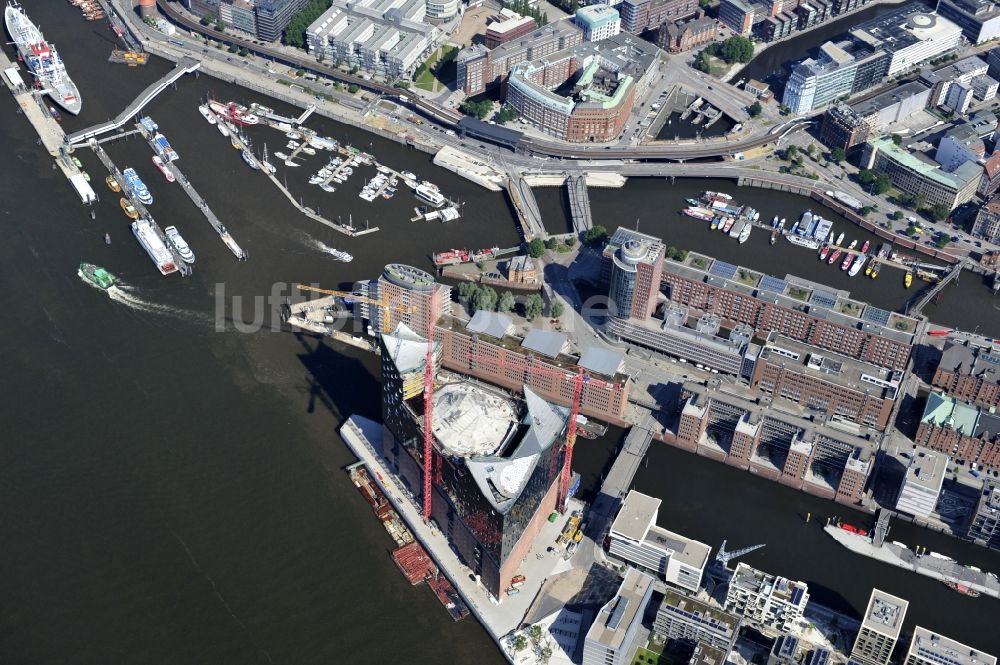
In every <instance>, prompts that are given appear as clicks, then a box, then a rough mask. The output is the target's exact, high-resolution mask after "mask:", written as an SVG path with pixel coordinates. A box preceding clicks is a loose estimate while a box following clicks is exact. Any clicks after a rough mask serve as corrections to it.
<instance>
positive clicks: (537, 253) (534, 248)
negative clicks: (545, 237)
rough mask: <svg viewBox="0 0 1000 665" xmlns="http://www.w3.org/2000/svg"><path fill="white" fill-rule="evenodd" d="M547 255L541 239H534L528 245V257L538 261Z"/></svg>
mask: <svg viewBox="0 0 1000 665" xmlns="http://www.w3.org/2000/svg"><path fill="white" fill-rule="evenodd" d="M543 254H545V243H544V242H542V239H541V238H534V239H532V241H531V242H529V243H528V256H530V257H531V258H533V259H537V258H539V257H541V256H542V255H543Z"/></svg>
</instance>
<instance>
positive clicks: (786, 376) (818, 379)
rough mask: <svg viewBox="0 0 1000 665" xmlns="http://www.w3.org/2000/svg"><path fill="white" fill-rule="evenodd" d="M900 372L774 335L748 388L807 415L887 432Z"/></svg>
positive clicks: (759, 358)
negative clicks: (809, 413) (782, 401)
mask: <svg viewBox="0 0 1000 665" xmlns="http://www.w3.org/2000/svg"><path fill="white" fill-rule="evenodd" d="M902 377H903V372H902V370H888V369H885V368H882V367H876V366H874V365H870V364H868V363H862V362H858V361H856V360H853V359H851V358H847V357H846V356H842V355H840V354H837V353H833V352H830V351H822V352H820V350H819V349H817V348H816V347H813V346H810V345H808V344H803V343H802V342H797V341H795V340H792V339H789V338H787V337H784V336H782V335H779V334H776V333H772V334H770V335H769V336H768V340H767V343H766V344H765V345H764V348H763V349H761V351H760V354H759V355H758V357H757V362H756V365H755V367H754V372H753V375H752V377H751V378H750V386H751V387H752V388H756V389H758V390H760V391H762V392H764V393H767V394H769V395H772V396H773V397H775V398H780V399H785V400H789V401H792V402H795V403H796V404H798V405H800V406H802V407H804V408H805V409H806V410H807V411H809V412H814V413H821V414H823V415H824V416H825V417H827V418H831V419H837V420H844V421H847V422H852V423H855V424H858V425H864V426H867V427H871V428H874V429H877V430H879V431H882V430H885V428H886V427H887V426H888V424H889V416H890V414H891V413H892V407H893V404H894V403H895V401H896V394H897V392H898V390H899V384H900V381H901V380H902Z"/></svg>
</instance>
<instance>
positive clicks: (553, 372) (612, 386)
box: [469, 355, 621, 513]
mask: <svg viewBox="0 0 1000 665" xmlns="http://www.w3.org/2000/svg"><path fill="white" fill-rule="evenodd" d="M469 360H470V361H473V362H474V361H477V360H483V361H485V362H488V363H491V364H494V365H500V366H501V367H511V368H514V369H517V370H520V371H523V372H530V373H534V374H545V375H548V376H556V377H559V378H564V379H568V378H573V379H574V381H573V402H572V404H571V406H570V414H569V423H568V425H567V426H566V443H565V450H566V455H565V458H564V460H563V468H562V472H561V473H560V478H559V499H558V502H557V504H556V505H557V507H558V509H559V512H561V513H563V512H566V500H567V499H568V498H569V479H570V472H571V470H572V465H573V446H574V445H575V444H576V425H577V422H576V421H577V418H578V417H579V416H580V401H581V399H582V398H583V386H584V384H586V385H589V386H594V387H597V388H603V389H605V390H621V384H618V383H609V382H607V381H602V380H601V379H595V378H594V377H592V376H589V375H587V374H584V372H583V368H582V367H579V366H578V367H577V368H576V369H577V371H576V374H575V375H574V374H573V372H572V371H570V370H564V369H557V368H554V367H548V366H545V365H535V364H530V363H529V364H522V363H509V362H504V361H501V360H498V359H496V358H492V357H487V356H472V355H470V356H469Z"/></svg>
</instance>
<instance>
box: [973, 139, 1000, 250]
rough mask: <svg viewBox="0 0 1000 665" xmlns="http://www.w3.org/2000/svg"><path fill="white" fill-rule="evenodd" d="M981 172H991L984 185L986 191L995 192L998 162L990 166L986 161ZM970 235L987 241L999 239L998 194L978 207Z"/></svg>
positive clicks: (999, 175) (999, 184) (999, 181)
mask: <svg viewBox="0 0 1000 665" xmlns="http://www.w3.org/2000/svg"><path fill="white" fill-rule="evenodd" d="M992 161H993V158H990V162H992ZM983 173H984V177H986V176H989V175H990V174H991V173H993V175H992V176H991V177H990V178H989V182H988V183H987V185H986V186H985V187H986V188H987V191H988V190H990V189H992V190H993V191H994V192H996V190H997V188H1000V164H998V165H996V166H994V167H992V168H991V166H990V163H989V162H987V165H986V169H985V170H984V171H983ZM972 235H974V236H976V237H977V238H982V239H984V240H988V241H989V242H996V241H997V239H1000V195H997V194H994V195H993V196H991V197H990V200H989V201H987V202H986V203H984V204H983V205H982V206H981V207H980V208H979V212H977V213H976V221H975V223H974V224H973V225H972Z"/></svg>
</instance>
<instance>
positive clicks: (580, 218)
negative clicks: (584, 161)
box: [566, 175, 594, 234]
mask: <svg viewBox="0 0 1000 665" xmlns="http://www.w3.org/2000/svg"><path fill="white" fill-rule="evenodd" d="M566 194H567V196H568V197H569V212H570V217H572V219H573V232H574V233H576V234H580V233H583V232H584V231H587V230H589V229H592V228H593V227H594V220H593V217H592V216H591V213H590V194H589V192H588V191H587V176H586V175H574V176H570V177H568V178H566Z"/></svg>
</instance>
